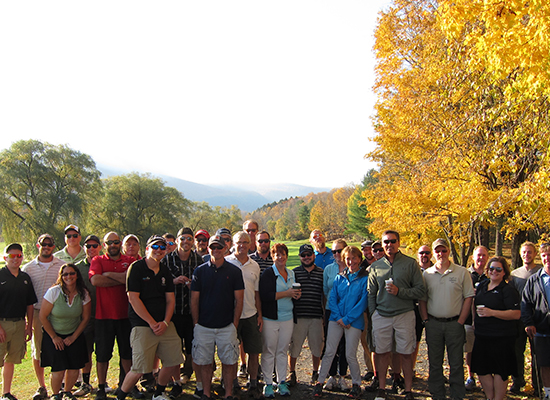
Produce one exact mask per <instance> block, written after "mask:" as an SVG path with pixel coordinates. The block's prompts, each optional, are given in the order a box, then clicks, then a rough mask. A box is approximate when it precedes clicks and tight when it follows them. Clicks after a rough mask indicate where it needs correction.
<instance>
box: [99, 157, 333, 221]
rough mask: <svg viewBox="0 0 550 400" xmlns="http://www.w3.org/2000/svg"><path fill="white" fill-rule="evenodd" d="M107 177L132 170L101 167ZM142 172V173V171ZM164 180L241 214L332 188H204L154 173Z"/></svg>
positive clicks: (198, 198) (193, 196) (191, 197)
mask: <svg viewBox="0 0 550 400" xmlns="http://www.w3.org/2000/svg"><path fill="white" fill-rule="evenodd" d="M97 168H98V169H99V171H101V173H102V174H103V176H105V177H109V176H114V175H122V174H127V173H129V172H130V171H123V170H117V169H113V168H111V167H107V166H104V165H97ZM138 172H139V171H138ZM151 175H153V176H157V177H159V178H161V179H162V180H164V181H165V182H166V184H167V185H168V186H172V187H174V188H176V189H177V190H179V191H180V192H181V193H183V195H184V196H185V198H187V199H189V200H192V201H206V202H207V203H208V204H210V205H211V206H221V207H230V206H232V205H236V206H237V207H239V209H240V210H241V211H247V212H248V211H254V210H255V209H257V208H259V207H261V206H263V205H264V204H267V203H271V202H273V201H278V200H281V199H285V198H288V197H294V196H305V195H306V194H308V193H312V192H313V193H318V192H326V191H329V190H331V188H318V187H308V186H301V185H294V184H274V185H254V190H251V188H250V187H248V185H245V184H234V185H211V186H209V185H202V184H200V183H195V182H190V181H186V180H183V179H179V178H174V177H171V176H166V175H158V174H151Z"/></svg>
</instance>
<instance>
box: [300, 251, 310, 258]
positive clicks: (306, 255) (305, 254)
mask: <svg viewBox="0 0 550 400" xmlns="http://www.w3.org/2000/svg"><path fill="white" fill-rule="evenodd" d="M312 255H313V253H311V252H309V251H306V252H304V253H302V254H300V257H311V256H312Z"/></svg>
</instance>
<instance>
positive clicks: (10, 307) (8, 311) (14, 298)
mask: <svg viewBox="0 0 550 400" xmlns="http://www.w3.org/2000/svg"><path fill="white" fill-rule="evenodd" d="M36 300H37V299H36V294H35V293H34V287H33V286H32V280H31V277H30V276H29V275H28V274H26V273H25V272H23V271H19V273H18V274H17V276H14V275H13V274H12V273H11V271H10V270H9V269H8V268H7V267H3V268H1V269H0V318H25V316H26V315H27V306H30V305H31V304H34V303H36Z"/></svg>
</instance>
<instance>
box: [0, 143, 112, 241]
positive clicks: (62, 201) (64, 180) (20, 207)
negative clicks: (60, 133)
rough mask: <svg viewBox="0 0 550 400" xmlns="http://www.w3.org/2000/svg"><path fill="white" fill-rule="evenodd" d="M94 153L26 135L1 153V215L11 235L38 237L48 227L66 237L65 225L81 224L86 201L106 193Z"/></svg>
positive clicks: (13, 237) (15, 238)
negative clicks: (102, 192) (103, 192)
mask: <svg viewBox="0 0 550 400" xmlns="http://www.w3.org/2000/svg"><path fill="white" fill-rule="evenodd" d="M99 177H100V173H99V171H98V170H97V169H96V166H95V163H94V161H93V160H92V158H91V157H90V156H88V155H86V154H82V153H80V152H78V151H76V150H73V149H71V148H69V147H68V146H66V145H59V146H54V145H51V144H49V143H43V142H40V141H37V140H21V141H18V142H15V143H13V144H12V146H11V147H10V148H8V149H6V150H4V151H2V152H1V153H0V185H1V186H2V189H3V190H2V192H1V194H0V218H1V219H2V233H3V235H4V239H5V240H7V241H20V242H26V243H34V241H35V240H36V238H37V237H38V236H39V235H40V234H42V233H49V234H51V235H53V236H54V237H55V238H56V242H57V243H63V228H64V227H65V226H66V225H67V224H68V223H75V224H80V225H81V222H82V214H83V210H84V209H85V205H86V202H87V201H88V200H89V199H90V198H92V196H94V197H95V196H97V195H99V196H100V195H101V184H100V180H99Z"/></svg>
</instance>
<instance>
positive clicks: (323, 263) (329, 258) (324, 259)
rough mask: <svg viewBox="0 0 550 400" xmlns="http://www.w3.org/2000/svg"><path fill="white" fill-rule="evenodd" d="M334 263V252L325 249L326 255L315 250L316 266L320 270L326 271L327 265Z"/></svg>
mask: <svg viewBox="0 0 550 400" xmlns="http://www.w3.org/2000/svg"><path fill="white" fill-rule="evenodd" d="M333 262H334V254H332V251H331V250H330V249H329V248H328V247H325V252H324V253H321V252H319V251H317V250H315V265H317V266H318V267H319V268H321V269H325V268H326V267H327V265H330V264H332V263H333Z"/></svg>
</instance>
